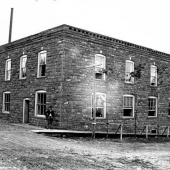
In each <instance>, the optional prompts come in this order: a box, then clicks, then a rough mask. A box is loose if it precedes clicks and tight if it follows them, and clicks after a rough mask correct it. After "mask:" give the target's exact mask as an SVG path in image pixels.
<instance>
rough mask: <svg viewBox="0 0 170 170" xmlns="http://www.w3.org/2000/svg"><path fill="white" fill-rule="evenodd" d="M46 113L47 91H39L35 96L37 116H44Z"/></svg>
mask: <svg viewBox="0 0 170 170" xmlns="http://www.w3.org/2000/svg"><path fill="white" fill-rule="evenodd" d="M45 111H46V91H37V92H36V94H35V115H37V116H44V113H45Z"/></svg>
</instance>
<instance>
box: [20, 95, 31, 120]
mask: <svg viewBox="0 0 170 170" xmlns="http://www.w3.org/2000/svg"><path fill="white" fill-rule="evenodd" d="M26 100H28V101H30V99H29V98H24V99H23V111H22V115H23V116H22V117H23V120H22V123H25V122H24V119H25V101H26ZM28 106H29V105H28ZM28 108H29V107H28ZM28 114H29V112H28Z"/></svg>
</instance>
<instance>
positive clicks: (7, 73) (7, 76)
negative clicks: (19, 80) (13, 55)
mask: <svg viewBox="0 0 170 170" xmlns="http://www.w3.org/2000/svg"><path fill="white" fill-rule="evenodd" d="M10 78H11V59H8V60H6V64H5V80H6V81H7V80H10Z"/></svg>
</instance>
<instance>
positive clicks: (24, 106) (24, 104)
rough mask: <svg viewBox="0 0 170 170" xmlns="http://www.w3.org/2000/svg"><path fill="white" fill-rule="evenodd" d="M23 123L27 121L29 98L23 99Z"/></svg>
mask: <svg viewBox="0 0 170 170" xmlns="http://www.w3.org/2000/svg"><path fill="white" fill-rule="evenodd" d="M23 123H29V99H24V101H23Z"/></svg>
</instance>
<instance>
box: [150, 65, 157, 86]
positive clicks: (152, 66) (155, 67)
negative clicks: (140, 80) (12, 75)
mask: <svg viewBox="0 0 170 170" xmlns="http://www.w3.org/2000/svg"><path fill="white" fill-rule="evenodd" d="M152 68H154V69H155V76H152ZM157 76H158V75H157V66H155V65H151V66H150V86H153V87H157ZM152 77H154V78H155V79H156V82H155V84H154V85H152Z"/></svg>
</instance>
